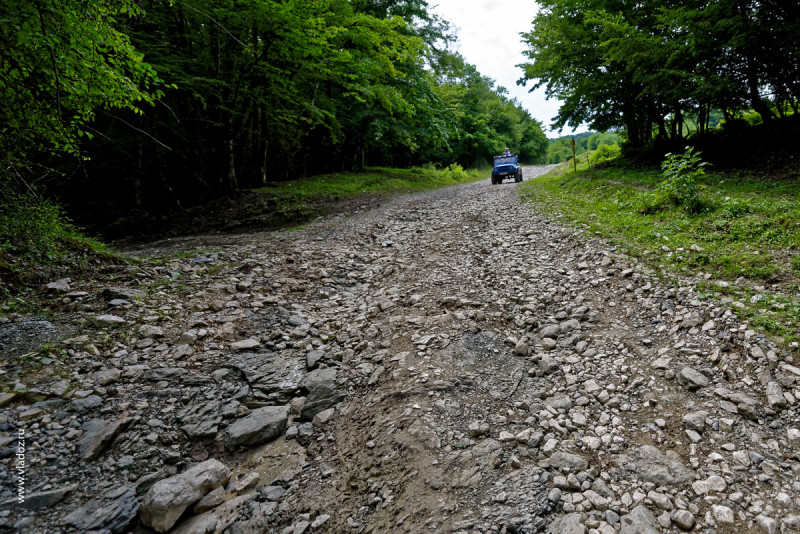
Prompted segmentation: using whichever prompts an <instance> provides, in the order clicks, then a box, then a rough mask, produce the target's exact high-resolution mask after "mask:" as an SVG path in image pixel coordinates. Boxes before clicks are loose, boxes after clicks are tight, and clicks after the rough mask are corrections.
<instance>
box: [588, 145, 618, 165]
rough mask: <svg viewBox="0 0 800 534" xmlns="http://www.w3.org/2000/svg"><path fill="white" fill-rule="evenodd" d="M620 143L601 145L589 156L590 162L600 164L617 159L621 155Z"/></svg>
mask: <svg viewBox="0 0 800 534" xmlns="http://www.w3.org/2000/svg"><path fill="white" fill-rule="evenodd" d="M620 152H621V151H620V148H619V145H600V146H599V147H597V150H595V151H594V152H592V154H591V155H590V156H589V163H591V164H592V165H599V164H601V163H607V162H609V161H611V160H614V159H617V157H619V155H620Z"/></svg>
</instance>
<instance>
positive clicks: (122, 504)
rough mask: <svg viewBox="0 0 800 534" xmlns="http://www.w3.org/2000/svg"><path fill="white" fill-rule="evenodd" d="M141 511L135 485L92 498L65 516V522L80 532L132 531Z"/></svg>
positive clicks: (115, 533) (117, 532)
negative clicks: (137, 515) (101, 496)
mask: <svg viewBox="0 0 800 534" xmlns="http://www.w3.org/2000/svg"><path fill="white" fill-rule="evenodd" d="M138 511H139V500H138V499H137V498H136V488H135V486H131V487H123V488H118V489H115V490H111V492H109V493H108V494H106V496H105V497H104V498H99V499H92V500H91V501H89V502H88V503H86V504H85V505H83V506H81V507H80V508H78V509H77V510H75V511H73V512H71V513H70V514H69V515H67V517H65V518H64V522H65V523H66V524H68V525H71V526H73V527H75V528H76V529H78V531H79V532H88V531H92V530H102V531H111V532H112V533H113V534H119V533H121V532H130V531H131V529H132V527H133V526H134V523H135V521H136V514H137V512H138Z"/></svg>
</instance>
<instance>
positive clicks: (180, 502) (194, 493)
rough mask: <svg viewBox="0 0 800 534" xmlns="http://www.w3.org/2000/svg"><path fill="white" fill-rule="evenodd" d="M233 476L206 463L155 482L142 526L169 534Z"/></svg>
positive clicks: (217, 464)
mask: <svg viewBox="0 0 800 534" xmlns="http://www.w3.org/2000/svg"><path fill="white" fill-rule="evenodd" d="M230 476H231V471H230V469H228V467H227V466H225V464H223V463H222V462H220V461H218V460H206V461H205V462H203V463H201V464H197V465H195V466H194V467H191V468H189V469H188V470H186V471H184V472H183V473H180V474H178V475H175V476H172V477H170V478H166V479H164V480H161V481H159V482H156V483H155V484H153V486H152V487H151V488H150V491H148V492H147V493H146V494H145V496H144V498H143V499H142V506H141V509H140V515H141V518H142V523H143V524H144V525H145V526H148V527H151V528H153V529H154V530H156V531H157V532H166V531H167V530H169V529H170V528H171V527H172V525H174V524H175V522H176V521H177V520H178V518H179V517H180V516H181V515H182V514H183V512H184V511H185V510H186V508H188V507H189V506H191V505H193V504H194V503H196V502H197V501H199V500H200V499H202V498H203V497H205V496H206V494H207V493H209V492H211V491H212V490H214V489H216V488H218V487H219V486H222V485H223V484H225V483H226V482H227V481H228V479H229V478H230Z"/></svg>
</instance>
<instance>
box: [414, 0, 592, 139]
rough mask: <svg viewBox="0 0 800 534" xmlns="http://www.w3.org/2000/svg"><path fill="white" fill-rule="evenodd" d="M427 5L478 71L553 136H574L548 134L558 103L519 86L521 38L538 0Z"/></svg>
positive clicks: (454, 0) (444, 0) (440, 0)
mask: <svg viewBox="0 0 800 534" xmlns="http://www.w3.org/2000/svg"><path fill="white" fill-rule="evenodd" d="M428 5H429V6H430V7H431V8H432V9H431V10H432V11H433V12H434V13H436V14H438V15H439V16H441V17H442V18H444V19H445V20H448V21H449V22H450V25H451V28H452V29H453V30H454V31H455V34H456V35H457V36H458V44H457V45H456V49H457V50H458V52H460V53H461V55H463V56H464V57H465V58H466V60H467V61H468V62H469V63H472V64H473V65H475V66H476V67H478V71H480V73H481V74H483V75H484V76H489V77H490V78H493V79H494V80H495V81H496V82H497V84H498V85H502V86H503V87H505V88H506V89H508V92H509V94H510V95H511V96H512V97H515V98H516V99H517V100H519V101H520V102H521V103H522V106H523V107H524V108H525V109H527V110H528V111H529V112H530V114H531V115H533V117H534V118H535V119H536V120H538V121H541V122H542V125H543V127H544V129H545V133H546V134H547V136H548V137H558V136H559V135H567V134H570V133H573V132H572V130H571V129H570V128H564V130H563V133H562V134H559V133H558V132H557V131H550V130H549V128H550V123H551V122H552V120H551V119H552V118H553V117H555V115H556V113H558V108H559V105H560V103H559V102H558V101H556V100H547V99H546V98H545V95H544V89H538V90H536V91H534V92H532V93H529V92H528V89H529V88H530V84H528V87H522V86H519V85H517V83H516V82H517V80H518V79H519V78H521V77H522V69H520V68H518V67H516V65H519V64H520V63H523V62H524V61H525V56H524V55H523V51H524V50H525V45H524V44H523V43H522V42H521V39H522V38H521V37H520V35H519V34H520V33H521V32H525V31H529V30H530V28H531V22H532V21H533V17H534V16H535V15H536V11H537V9H538V6H537V5H536V3H535V2H534V0H503V1H499V0H494V1H490V0H428ZM586 130H587V129H586V128H585V127H583V128H578V129H577V131H579V132H582V131H586Z"/></svg>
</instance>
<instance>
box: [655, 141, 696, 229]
mask: <svg viewBox="0 0 800 534" xmlns="http://www.w3.org/2000/svg"><path fill="white" fill-rule="evenodd" d="M707 165H708V163H706V162H704V161H702V160H701V159H700V152H695V151H694V149H693V148H692V147H686V152H684V153H683V154H667V159H665V160H664V161H663V162H662V163H661V175H662V176H664V178H665V180H664V181H663V182H661V183H660V184H659V186H658V190H659V191H660V192H661V193H662V194H663V195H665V196H666V198H667V199H668V200H669V201H670V202H672V203H673V204H675V205H678V206H683V208H684V209H685V210H686V211H688V212H689V213H698V212H699V211H701V210H702V209H703V208H704V207H705V203H704V201H703V199H702V197H701V196H700V192H701V191H702V189H703V187H702V186H701V185H699V184H698V183H697V178H699V177H701V176H703V175H704V174H705V173H706V171H705V169H704V167H706V166H707Z"/></svg>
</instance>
